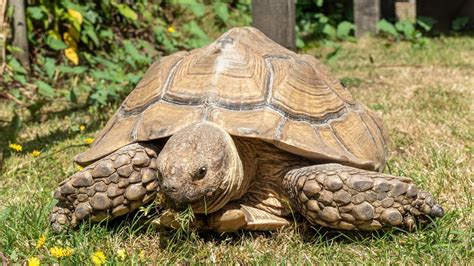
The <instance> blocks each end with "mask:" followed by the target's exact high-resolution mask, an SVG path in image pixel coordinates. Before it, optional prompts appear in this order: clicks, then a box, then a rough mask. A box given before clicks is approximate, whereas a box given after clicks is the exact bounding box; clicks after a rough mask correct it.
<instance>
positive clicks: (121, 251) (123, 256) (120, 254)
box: [117, 248, 127, 260]
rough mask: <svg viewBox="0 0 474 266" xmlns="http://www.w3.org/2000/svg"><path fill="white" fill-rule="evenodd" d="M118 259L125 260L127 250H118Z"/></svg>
mask: <svg viewBox="0 0 474 266" xmlns="http://www.w3.org/2000/svg"><path fill="white" fill-rule="evenodd" d="M117 257H118V258H119V260H125V258H126V257H127V253H126V252H125V249H123V248H121V249H119V250H117Z"/></svg>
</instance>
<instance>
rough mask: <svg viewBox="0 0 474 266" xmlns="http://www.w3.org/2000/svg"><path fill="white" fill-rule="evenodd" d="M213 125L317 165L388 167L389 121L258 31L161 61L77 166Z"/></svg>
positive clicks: (313, 63)
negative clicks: (136, 144) (202, 125)
mask: <svg viewBox="0 0 474 266" xmlns="http://www.w3.org/2000/svg"><path fill="white" fill-rule="evenodd" d="M204 120H207V121H211V122H214V123H216V124H218V125H220V126H221V127H222V128H224V129H225V130H226V131H227V132H228V133H229V134H231V135H233V136H241V137H250V138H258V139H262V140H264V141H267V142H270V143H273V144H274V145H275V146H277V147H279V148H280V149H283V150H285V151H288V152H291V153H294V154H298V155H301V156H304V157H307V158H311V159H315V160H321V161H331V162H339V163H342V164H348V165H353V166H356V167H360V168H365V169H369V170H381V169H382V168H383V167H384V165H385V157H386V148H385V147H386V139H387V138H386V130H385V128H384V126H383V124H382V122H381V120H380V119H379V118H378V117H376V116H375V115H374V114H373V113H372V112H370V111H369V110H368V109H367V108H366V107H364V106H363V105H362V104H360V103H358V102H357V101H355V100H354V99H353V98H352V96H351V94H350V92H349V91H348V90H347V89H346V88H345V87H344V86H343V85H341V83H340V82H339V81H338V80H337V79H335V78H334V77H332V76H331V75H330V74H329V73H328V71H327V69H326V67H324V66H323V65H322V63H321V62H319V61H318V60H317V59H315V58H314V57H312V56H310V55H299V54H296V53H294V52H292V51H290V50H287V49H285V48H283V47H282V46H280V45H278V44H277V43H275V42H273V41H272V40H270V39H269V38H267V37H266V36H265V35H264V34H263V33H262V32H260V31H259V30H257V29H255V28H250V27H246V28H234V29H231V30H229V31H228V32H226V33H225V34H223V35H222V36H221V37H219V38H218V39H217V40H216V41H215V42H214V43H212V44H210V45H208V46H207V47H204V48H200V49H195V50H192V51H190V52H185V51H182V52H177V53H174V54H172V55H170V56H166V57H163V58H162V59H161V60H160V61H159V62H156V63H154V64H153V65H152V66H151V67H150V68H149V69H148V71H147V72H146V73H145V75H144V77H143V78H142V80H141V81H140V82H139V84H138V85H137V87H136V88H135V89H134V90H133V91H132V92H131V93H130V95H128V97H127V98H126V99H125V101H124V102H123V103H122V105H121V106H120V108H119V110H118V111H117V112H116V113H115V114H114V116H113V117H112V118H111V119H110V120H109V122H108V123H107V125H106V126H105V128H104V129H103V130H102V131H101V132H100V133H99V134H98V135H97V137H96V139H95V142H94V143H93V144H92V145H91V147H90V149H89V150H87V151H85V152H84V153H82V154H80V155H78V156H77V157H76V162H77V163H79V164H82V165H86V164H89V163H91V162H93V161H95V160H98V159H100V158H102V157H103V156H105V155H108V154H110V153H112V152H114V151H115V150H117V149H119V148H121V147H123V146H125V145H127V144H130V143H134V142H138V141H149V140H156V139H160V138H165V137H169V136H170V135H173V134H174V133H175V132H177V131H179V130H181V129H183V128H185V127H186V126H188V125H190V124H192V123H195V122H198V121H204Z"/></svg>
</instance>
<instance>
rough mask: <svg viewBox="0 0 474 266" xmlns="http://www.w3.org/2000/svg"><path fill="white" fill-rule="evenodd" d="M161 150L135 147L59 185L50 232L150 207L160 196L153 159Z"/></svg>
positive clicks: (105, 158) (130, 146) (114, 154)
mask: <svg viewBox="0 0 474 266" xmlns="http://www.w3.org/2000/svg"><path fill="white" fill-rule="evenodd" d="M160 149H161V147H156V146H154V145H151V144H145V143H135V144H130V145H128V146H125V147H123V148H122V149H120V150H118V151H116V152H114V153H112V154H110V155H108V156H106V157H104V158H102V159H101V160H99V161H97V162H95V163H93V164H91V165H89V166H87V167H86V168H84V169H83V170H81V171H80V172H78V173H76V174H74V175H72V176H71V177H69V178H68V179H66V180H65V181H63V182H61V183H60V185H59V187H58V188H57V189H56V190H55V192H54V198H56V199H57V200H58V201H59V202H58V203H57V204H56V206H55V207H54V208H53V210H52V212H51V217H50V218H51V223H52V227H53V230H55V231H61V230H63V229H64V228H65V227H74V226H76V225H77V224H78V223H79V222H80V221H82V220H85V219H90V220H91V221H92V222H99V221H102V220H110V219H113V218H115V217H118V216H121V215H124V214H126V213H128V212H130V211H133V210H135V209H137V208H138V207H140V206H142V205H144V204H147V203H150V202H151V201H152V200H153V199H154V198H155V197H156V194H157V193H158V192H159V188H158V180H157V168H156V158H157V153H158V152H159V151H160Z"/></svg>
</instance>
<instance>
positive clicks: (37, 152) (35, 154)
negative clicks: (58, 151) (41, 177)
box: [31, 150, 41, 157]
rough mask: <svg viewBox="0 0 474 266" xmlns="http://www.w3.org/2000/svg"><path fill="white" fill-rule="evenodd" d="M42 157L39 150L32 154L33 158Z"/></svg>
mask: <svg viewBox="0 0 474 266" xmlns="http://www.w3.org/2000/svg"><path fill="white" fill-rule="evenodd" d="M40 155H41V152H40V151H39V150H33V151H32V152H31V156H33V157H38V156H40Z"/></svg>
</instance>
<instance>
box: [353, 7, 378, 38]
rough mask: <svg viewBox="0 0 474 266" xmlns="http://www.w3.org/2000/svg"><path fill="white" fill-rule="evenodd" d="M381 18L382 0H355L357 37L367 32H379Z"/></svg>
mask: <svg viewBox="0 0 474 266" xmlns="http://www.w3.org/2000/svg"><path fill="white" fill-rule="evenodd" d="M382 1H383V0H382ZM379 20H380V0H354V21H355V24H356V36H357V37H360V36H362V35H364V34H365V33H377V32H378V30H377V23H378V22H379Z"/></svg>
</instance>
